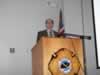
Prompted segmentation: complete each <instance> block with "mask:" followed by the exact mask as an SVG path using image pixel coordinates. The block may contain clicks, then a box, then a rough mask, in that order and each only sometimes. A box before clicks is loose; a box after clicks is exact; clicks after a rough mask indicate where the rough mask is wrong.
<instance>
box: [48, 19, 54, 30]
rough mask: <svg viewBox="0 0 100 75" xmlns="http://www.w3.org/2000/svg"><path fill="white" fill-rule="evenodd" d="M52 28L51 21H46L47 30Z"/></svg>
mask: <svg viewBox="0 0 100 75" xmlns="http://www.w3.org/2000/svg"><path fill="white" fill-rule="evenodd" d="M52 28H53V23H52V21H51V20H48V21H47V29H50V30H51V29H52Z"/></svg>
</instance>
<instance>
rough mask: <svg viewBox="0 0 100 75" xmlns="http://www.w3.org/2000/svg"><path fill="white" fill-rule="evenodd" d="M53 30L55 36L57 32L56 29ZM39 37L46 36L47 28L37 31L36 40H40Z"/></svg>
mask: <svg viewBox="0 0 100 75" xmlns="http://www.w3.org/2000/svg"><path fill="white" fill-rule="evenodd" d="M53 32H54V35H55V37H57V32H56V31H53ZM41 37H48V32H47V30H43V31H40V32H38V35H37V42H38V41H39V40H40V38H41Z"/></svg>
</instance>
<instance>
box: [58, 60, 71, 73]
mask: <svg viewBox="0 0 100 75" xmlns="http://www.w3.org/2000/svg"><path fill="white" fill-rule="evenodd" d="M58 64H59V70H60V71H61V72H63V73H64V74H68V73H69V72H70V71H71V61H70V60H69V59H67V58H62V59H61V60H60V61H59V62H58Z"/></svg>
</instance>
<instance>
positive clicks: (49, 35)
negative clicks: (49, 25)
mask: <svg viewBox="0 0 100 75" xmlns="http://www.w3.org/2000/svg"><path fill="white" fill-rule="evenodd" d="M50 32H51V34H52V36H51V34H50ZM47 33H48V37H55V34H54V31H53V30H49V29H48V30H47Z"/></svg>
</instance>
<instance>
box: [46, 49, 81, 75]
mask: <svg viewBox="0 0 100 75" xmlns="http://www.w3.org/2000/svg"><path fill="white" fill-rule="evenodd" d="M48 69H49V72H50V73H51V75H78V72H79V69H80V62H79V60H78V58H77V57H76V55H74V56H73V52H72V51H71V50H69V49H66V48H61V49H59V50H58V51H57V52H55V53H54V54H52V56H51V60H50V61H49V64H48Z"/></svg>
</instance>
